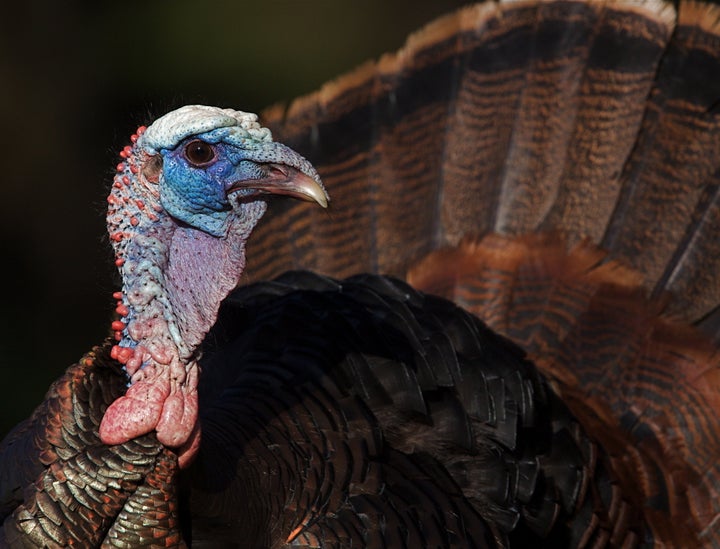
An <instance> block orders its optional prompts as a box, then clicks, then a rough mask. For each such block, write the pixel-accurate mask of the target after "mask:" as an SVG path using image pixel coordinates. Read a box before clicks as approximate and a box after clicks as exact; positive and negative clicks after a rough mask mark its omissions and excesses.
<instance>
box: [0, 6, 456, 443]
mask: <svg viewBox="0 0 720 549" xmlns="http://www.w3.org/2000/svg"><path fill="white" fill-rule="evenodd" d="M464 3H466V2H462V1H460V0H446V1H443V2H439V1H438V0H394V1H388V0H364V1H352V0H327V1H321V0H312V1H290V0H286V1H265V2H259V1H256V2H252V3H250V2H229V1H217V0H215V1H207V2H199V1H189V0H173V1H171V0H154V1H152V2H146V3H141V2H136V1H133V2H117V1H115V2H112V3H107V4H101V3H94V2H56V3H49V2H32V1H31V2H27V3H15V4H14V8H13V11H14V12H15V14H14V15H10V13H9V12H7V11H6V12H5V14H4V15H3V17H2V21H1V22H0V120H1V121H2V126H3V129H2V131H1V132H0V136H1V137H0V139H1V140H2V141H1V142H0V145H1V147H0V151H1V152H2V154H1V155H0V163H1V164H0V167H1V170H2V171H1V173H2V183H0V257H1V258H2V259H1V262H2V263H1V269H2V273H3V277H4V281H3V284H2V288H3V298H2V315H1V318H2V324H1V325H0V375H1V377H0V379H1V381H0V436H2V435H4V434H5V433H6V432H7V431H8V430H9V429H10V428H11V427H12V426H13V425H15V424H16V423H17V422H18V421H19V420H21V419H22V418H24V417H26V416H27V415H28V414H29V413H31V411H32V409H33V408H34V407H35V406H36V405H37V404H38V403H39V402H40V401H41V400H42V398H43V394H44V392H45V390H46V389H47V387H48V385H49V384H50V383H51V382H52V380H54V379H55V378H57V377H58V376H59V375H60V374H61V373H62V372H63V370H64V369H65V368H66V367H67V366H68V365H70V364H72V363H73V362H75V361H76V360H77V359H79V358H80V357H81V356H82V354H83V353H84V352H86V351H87V350H89V349H90V348H91V347H92V346H93V345H96V344H99V343H101V342H102V340H103V338H104V337H105V335H106V334H107V332H108V329H109V328H108V323H109V318H110V314H111V312H112V308H113V301H112V298H111V294H112V292H113V291H114V290H116V289H117V287H116V282H117V281H116V278H115V276H114V266H113V265H112V263H111V256H110V253H109V251H108V250H109V248H108V244H107V239H106V238H105V236H104V235H105V221H104V209H105V196H106V194H107V189H108V187H109V182H110V181H111V178H112V174H113V167H114V166H115V164H117V162H118V157H117V151H119V150H120V149H121V148H122V147H123V146H124V145H125V144H126V143H127V140H128V136H129V135H130V134H131V133H132V132H133V131H134V130H135V128H136V127H137V126H138V125H139V124H141V123H147V122H149V121H150V120H152V118H153V117H154V116H156V115H160V114H164V113H165V112H166V111H168V110H170V109H172V108H175V107H178V106H180V105H182V104H186V103H205V104H212V105H218V106H223V107H234V108H239V109H242V110H248V111H255V112H257V111H258V110H260V109H262V108H263V107H266V106H268V105H270V104H272V103H275V102H277V101H283V100H288V99H291V98H293V97H295V96H297V95H301V94H305V93H308V92H310V91H313V90H314V89H316V88H317V87H319V86H320V85H321V84H322V83H323V82H324V81H326V80H328V79H331V78H333V77H335V76H338V75H340V74H342V73H343V72H346V71H348V70H350V69H352V68H354V67H355V66H357V65H358V64H360V63H362V62H363V61H365V60H367V59H370V58H377V57H378V56H379V55H380V54H382V53H383V52H385V51H392V50H395V49H397V48H398V47H400V46H401V45H402V44H403V42H404V39H405V36H406V35H407V34H408V33H409V32H411V31H413V30H416V29H417V28H419V27H421V26H422V25H424V24H425V23H426V22H428V21H430V20H432V19H433V18H435V17H436V16H438V15H440V14H442V13H444V12H446V11H450V10H452V9H454V8H455V7H457V6H459V5H461V4H464Z"/></svg>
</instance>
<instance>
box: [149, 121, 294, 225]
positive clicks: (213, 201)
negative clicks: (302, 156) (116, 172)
mask: <svg viewBox="0 0 720 549" xmlns="http://www.w3.org/2000/svg"><path fill="white" fill-rule="evenodd" d="M228 138H229V139H228ZM198 139H199V140H202V141H205V142H206V143H209V144H211V145H212V146H213V147H214V149H215V158H214V159H213V160H212V161H210V162H209V163H208V164H205V165H203V166H200V167H196V166H193V165H192V164H191V163H190V162H189V161H188V159H187V158H186V157H185V147H186V145H187V144H188V143H190V142H192V141H195V140H198ZM224 139H228V140H232V141H234V142H235V143H232V144H230V143H227V142H225V141H224ZM278 148H280V149H285V150H286V151H289V149H287V147H284V146H281V145H279V144H278V143H274V142H261V141H256V140H253V139H248V138H245V139H238V137H237V135H233V136H228V131H227V130H226V128H220V129H217V130H213V131H210V132H207V133H204V134H200V135H197V136H193V137H190V138H188V139H185V140H183V141H182V142H181V143H180V144H179V145H178V146H177V147H175V148H174V149H163V150H161V151H160V154H161V155H162V156H163V171H162V176H161V177H160V181H159V184H160V202H161V204H162V206H163V208H165V210H166V211H167V212H168V213H169V214H170V215H172V216H173V217H174V218H176V219H178V220H180V221H184V222H185V223H188V224H189V225H192V226H193V227H196V228H198V229H200V230H203V231H205V232H207V233H209V234H211V235H214V236H218V237H221V236H223V235H225V232H226V228H227V220H228V217H229V216H230V214H231V212H232V206H231V204H230V201H229V200H228V196H227V189H228V188H229V187H230V186H231V185H232V184H233V183H236V182H238V181H243V180H249V179H258V178H261V177H263V176H264V175H265V172H264V170H263V168H262V167H261V166H260V165H259V164H258V162H275V161H278V160H279V158H278V153H279V152H280V156H283V154H282V153H283V152H285V151H278Z"/></svg>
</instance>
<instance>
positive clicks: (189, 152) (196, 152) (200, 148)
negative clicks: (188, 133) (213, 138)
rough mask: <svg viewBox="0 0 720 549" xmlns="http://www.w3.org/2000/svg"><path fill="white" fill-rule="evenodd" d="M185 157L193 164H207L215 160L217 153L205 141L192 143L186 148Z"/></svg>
mask: <svg viewBox="0 0 720 549" xmlns="http://www.w3.org/2000/svg"><path fill="white" fill-rule="evenodd" d="M185 157H186V158H187V159H188V160H189V161H190V163H191V164H196V165H197V164H207V163H208V162H210V161H211V160H212V159H213V158H215V151H214V150H213V148H212V147H211V146H210V145H208V144H207V143H205V142H204V141H191V142H190V143H188V144H187V145H186V146H185Z"/></svg>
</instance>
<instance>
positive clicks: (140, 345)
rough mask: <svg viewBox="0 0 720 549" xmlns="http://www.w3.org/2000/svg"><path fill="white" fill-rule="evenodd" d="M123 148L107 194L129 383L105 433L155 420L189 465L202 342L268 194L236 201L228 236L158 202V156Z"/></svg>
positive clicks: (146, 428) (112, 435) (136, 431)
mask: <svg viewBox="0 0 720 549" xmlns="http://www.w3.org/2000/svg"><path fill="white" fill-rule="evenodd" d="M142 131H143V128H140V129H138V134H140V133H142ZM132 139H133V141H135V140H136V139H137V137H136V136H133V138H132ZM123 153H124V154H123ZM121 156H123V157H124V158H126V159H127V161H126V162H123V163H121V164H120V165H118V175H117V176H116V177H115V182H114V184H113V188H112V191H111V194H110V196H109V197H108V203H109V208H108V229H109V233H110V239H111V241H112V242H113V246H114V248H115V252H116V261H115V263H116V265H117V266H118V268H119V270H120V273H121V275H122V279H123V289H122V292H117V293H116V294H114V295H115V298H116V299H117V300H118V306H117V309H116V311H117V312H118V314H120V315H121V317H122V319H121V320H118V321H115V322H113V325H112V327H113V329H114V330H115V338H116V340H118V344H117V345H115V346H114V347H113V349H112V352H111V356H112V357H113V358H115V359H116V360H118V361H119V362H121V363H122V364H124V365H125V369H126V371H127V373H128V375H129V376H130V386H129V388H128V390H127V393H126V394H125V396H123V397H121V398H119V399H118V400H116V401H115V402H114V403H113V404H112V405H110V407H109V408H108V409H107V411H106V412H105V415H104V417H103V420H102V423H101V425H100V437H101V439H102V441H103V442H104V443H106V444H121V443H124V442H126V441H128V440H131V439H133V438H135V437H138V436H141V435H143V434H146V433H149V432H150V431H152V430H155V431H156V432H157V437H158V440H159V441H160V442H161V443H162V444H165V445H166V446H169V447H172V448H178V450H179V459H180V463H181V466H184V465H187V464H188V463H189V462H190V461H191V460H192V458H193V456H194V455H195V453H196V451H197V448H198V445H199V442H200V427H199V423H198V399H197V383H198V377H199V366H198V363H197V359H198V357H197V356H196V350H197V348H198V346H199V345H200V343H201V342H202V340H203V339H204V337H205V335H206V334H207V332H208V331H209V330H210V328H211V327H212V325H213V324H214V323H215V319H216V317H217V312H218V309H219V307H220V302H221V301H222V300H223V299H224V298H225V296H226V295H227V294H228V293H229V292H230V291H231V290H232V289H233V288H234V287H235V286H236V285H237V283H238V279H239V277H240V274H241V273H242V271H243V268H244V266H245V241H246V240H247V237H248V236H249V234H250V231H251V230H252V228H253V227H254V225H255V222H256V221H257V220H258V219H259V218H260V216H261V215H262V213H263V212H264V210H265V204H264V203H262V202H254V203H249V204H243V205H239V206H237V208H236V212H235V214H234V215H233V216H232V218H231V221H230V222H229V224H228V228H227V233H226V235H225V237H222V238H218V237H214V236H211V235H208V234H207V233H204V232H202V231H200V230H197V229H194V228H192V227H188V226H180V225H178V224H177V223H176V222H175V220H174V219H172V218H171V217H170V216H169V215H168V214H167V213H165V212H164V210H163V209H162V207H161V206H160V202H159V195H158V185H157V181H158V179H157V178H158V174H159V168H158V167H157V163H155V162H153V159H152V157H149V156H148V155H147V153H145V152H144V151H142V150H140V151H137V150H135V148H130V147H126V148H125V149H123V152H122V153H121ZM145 167H149V169H148V168H145Z"/></svg>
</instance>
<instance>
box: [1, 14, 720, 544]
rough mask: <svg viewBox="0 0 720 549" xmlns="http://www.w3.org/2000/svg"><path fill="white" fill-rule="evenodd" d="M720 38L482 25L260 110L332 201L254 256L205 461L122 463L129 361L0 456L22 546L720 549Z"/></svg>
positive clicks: (54, 400)
mask: <svg viewBox="0 0 720 549" xmlns="http://www.w3.org/2000/svg"><path fill="white" fill-rule="evenodd" d="M718 15H719V14H718V11H717V9H716V8H715V7H713V6H709V5H702V4H695V3H681V4H680V6H679V8H678V9H677V10H676V9H675V8H673V7H672V6H670V5H666V4H663V3H660V2H657V3H656V2H648V3H646V4H642V5H637V4H629V3H628V4H626V3H622V2H618V3H613V4H600V3H595V2H582V1H577V2H562V1H558V2H541V3H534V2H518V3H506V4H504V3H500V4H497V3H486V4H481V5H478V6H472V7H469V8H467V9H465V10H461V11H460V12H457V13H455V14H451V15H448V16H447V17H446V18H444V19H441V20H440V21H438V22H436V23H434V24H432V25H431V26H429V27H428V28H427V29H425V30H423V31H421V32H420V33H418V34H417V35H415V36H413V37H411V39H410V40H409V41H408V44H407V45H406V46H405V48H404V49H403V50H402V51H401V52H399V53H398V54H395V55H391V56H386V57H384V58H382V59H381V60H380V61H379V62H377V63H374V64H369V65H366V66H364V67H362V68H360V69H358V70H357V71H355V72H354V73H352V74H350V75H348V76H345V77H343V78H341V79H339V80H338V81H337V82H333V83H330V84H328V85H327V86H326V87H325V88H323V89H322V90H320V91H319V92H317V93H315V94H312V95H310V96H308V97H305V98H301V99H299V100H296V101H295V102H294V103H293V104H292V105H290V106H288V107H286V106H280V107H275V108H271V109H269V110H268V111H267V112H266V113H264V120H265V123H266V125H267V126H268V127H270V128H271V129H272V130H273V134H274V136H275V137H276V138H278V139H281V140H282V141H283V142H285V143H287V144H288V145H289V146H291V147H292V148H293V149H295V150H297V151H298V152H300V153H301V154H303V155H304V156H306V157H307V158H309V159H311V160H312V161H313V163H314V165H315V166H316V168H317V170H318V172H319V173H320V175H321V176H322V179H323V181H324V183H325V186H326V188H327V190H328V192H329V194H330V196H331V197H332V203H331V206H332V208H331V211H330V216H328V215H321V214H318V213H315V212H314V211H312V210H311V209H309V207H308V206H306V205H303V204H300V203H282V204H273V205H271V208H270V209H271V210H273V215H272V216H271V217H269V218H268V219H266V220H264V221H263V222H262V223H261V224H260V225H258V227H257V228H256V229H255V230H254V232H253V234H252V237H251V238H250V239H249V241H248V251H247V257H248V260H247V265H246V269H245V273H244V275H243V276H244V278H243V281H244V282H247V283H250V282H256V283H255V284H252V285H249V286H247V287H244V288H240V289H238V290H236V291H235V292H233V293H232V294H231V295H230V296H229V297H228V298H227V299H226V300H225V302H224V304H223V305H222V307H221V309H220V312H219V316H218V318H217V321H216V322H215V323H214V326H213V327H212V329H211V330H210V331H209V333H208V335H207V336H206V337H205V339H204V341H203V343H202V345H201V346H200V348H199V349H200V350H199V352H198V353H197V356H198V357H199V363H200V366H201V370H202V374H201V376H200V382H199V385H198V387H199V389H198V390H199V417H200V423H201V425H202V441H201V443H200V446H199V450H198V451H197V456H196V457H195V460H194V461H193V462H192V463H191V464H190V466H189V467H187V468H186V469H184V470H182V471H180V470H179V469H178V465H177V458H176V455H175V452H174V450H172V449H169V448H167V447H165V446H163V445H162V444H160V443H159V442H158V441H157V438H156V437H155V435H154V434H153V433H149V434H146V435H143V436H140V437H137V438H135V439H133V440H129V441H127V442H124V443H122V444H117V445H107V444H103V443H102V441H101V438H100V435H99V434H98V431H99V429H100V427H99V426H100V424H101V421H102V417H103V414H104V413H105V412H106V410H107V409H108V406H110V405H111V403H112V402H114V401H115V400H116V399H117V398H118V397H120V396H122V394H123V393H124V391H125V389H126V386H125V381H126V379H125V377H124V374H123V372H122V369H121V367H120V365H119V364H118V363H117V362H116V361H115V360H113V359H112V358H111V356H110V354H111V352H112V351H111V350H110V349H111V344H110V343H108V344H106V345H105V346H104V347H102V348H98V349H97V350H95V351H94V352H93V353H91V354H89V355H87V356H86V357H85V358H84V359H83V360H81V361H80V362H79V363H78V365H76V366H74V367H72V368H71V369H70V370H68V372H67V373H66V375H65V376H64V377H63V378H61V379H60V380H59V381H58V382H57V383H56V384H55V385H53V387H52V388H51V389H50V391H49V393H48V398H47V400H46V401H45V402H44V403H43V404H42V405H41V406H40V407H39V408H38V410H37V411H36V412H35V414H34V415H33V417H32V418H30V420H29V421H28V422H26V423H24V424H21V425H20V426H18V428H17V429H16V430H15V431H14V432H13V433H11V434H10V435H9V436H8V437H7V438H6V440H5V441H4V442H3V445H2V447H1V448H0V450H1V451H2V454H1V456H2V457H1V460H2V461H1V463H2V469H1V472H0V475H1V476H0V489H1V490H0V502H1V503H2V507H0V509H1V510H2V513H3V516H4V517H5V518H4V524H3V536H4V538H3V537H0V540H2V541H4V542H5V543H6V544H8V545H10V546H12V547H15V546H17V547H42V546H44V545H48V546H52V545H53V544H56V545H60V546H62V545H67V544H70V543H71V542H75V543H81V544H88V545H93V546H104V547H134V546H143V545H145V546H172V545H178V544H183V543H184V544H191V545H192V546H194V547H195V546H199V547H202V546H208V547H284V546H291V547H372V548H374V547H492V546H501V547H503V546H513V547H515V546H517V547H525V546H538V545H545V546H552V547H564V546H568V547H601V546H635V545H645V546H651V545H653V544H654V545H656V546H658V547H701V546H707V547H720V520H718V517H720V503H719V502H720V428H719V426H718V421H717V411H718V409H719V408H720V369H719V367H718V354H717V351H716V341H717V338H718V335H717V334H718V329H717V326H718V312H717V311H718V304H720V282H719V281H718V278H717V276H715V273H716V272H717V267H718V262H719V261H720V253H718V250H717V245H718V244H717V242H718V238H717V237H718V235H720V215H719V212H720V209H718V205H717V201H718V189H719V188H720V185H718V183H719V182H720V179H718V178H719V177H720V176H719V174H720V154H719V153H720V109H719V108H718V105H720V37H719V34H720V32H719V29H718V27H717V21H718ZM140 173H141V174H144V173H145V172H143V170H140ZM151 176H153V174H152V170H151ZM153 177H154V176H153ZM111 238H112V237H111ZM297 268H303V269H312V270H314V271H317V272H319V273H321V275H313V274H310V273H308V272H291V273H289V274H287V275H284V276H282V277H280V278H276V277H277V276H278V275H279V274H280V273H282V272H284V271H286V270H288V269H297ZM359 272H371V273H387V274H390V275H392V276H395V277H399V278H403V279H405V280H407V281H408V282H409V283H410V284H412V287H411V286H409V285H407V284H406V283H405V282H401V281H400V280H398V279H396V278H386V277H381V276H377V275H365V276H359V277H358V276H356V277H353V278H349V279H347V278H345V277H348V276H350V275H354V274H355V273H359ZM328 277H334V278H328ZM273 279H274V281H272V282H257V281H267V280H273ZM418 290H423V291H425V292H427V293H421V292H420V291H418ZM431 294H437V295H439V296H444V297H446V298H448V299H450V300H452V301H454V302H455V305H453V304H452V303H451V302H450V301H446V300H444V299H442V298H441V297H433V295H431ZM468 311H469V312H468ZM470 313H472V314H474V315H476V316H472V315H471V314H470ZM478 318H479V319H478ZM498 334H500V335H498ZM506 338H507V339H506ZM525 353H527V355H526V354H525ZM18 464H20V465H18Z"/></svg>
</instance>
